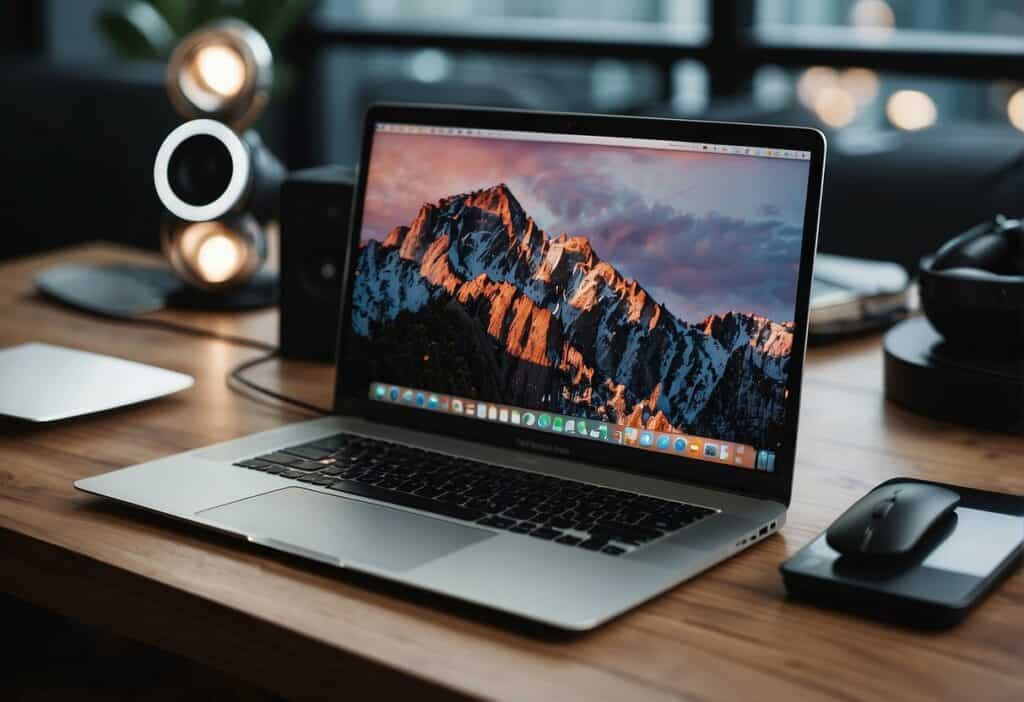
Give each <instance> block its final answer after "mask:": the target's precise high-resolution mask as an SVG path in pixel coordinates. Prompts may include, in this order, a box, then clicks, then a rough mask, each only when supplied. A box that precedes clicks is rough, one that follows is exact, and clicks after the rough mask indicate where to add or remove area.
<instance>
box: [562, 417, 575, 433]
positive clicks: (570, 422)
mask: <svg viewBox="0 0 1024 702" xmlns="http://www.w3.org/2000/svg"><path fill="white" fill-rule="evenodd" d="M575 431H576V420H575V419H567V420H565V433H566V434H572V433H573V432H575Z"/></svg>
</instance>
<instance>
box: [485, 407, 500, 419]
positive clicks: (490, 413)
mask: <svg viewBox="0 0 1024 702" xmlns="http://www.w3.org/2000/svg"><path fill="white" fill-rule="evenodd" d="M487 418H488V419H490V420H491V421H494V420H495V419H497V418H498V408H497V407H495V406H494V405H491V406H490V407H488V408H487Z"/></svg>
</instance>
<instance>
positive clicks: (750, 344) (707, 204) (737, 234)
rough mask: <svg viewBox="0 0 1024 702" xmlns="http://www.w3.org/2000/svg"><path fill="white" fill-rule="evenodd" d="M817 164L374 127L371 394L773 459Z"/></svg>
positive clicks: (697, 453)
mask: <svg viewBox="0 0 1024 702" xmlns="http://www.w3.org/2000/svg"><path fill="white" fill-rule="evenodd" d="M810 159H811V153H810V152H809V151H794V150H786V149H773V148H766V147H750V146H743V145H739V144H714V143H696V142H679V141H666V140H653V139H639V138H620V137H603V136H583V135H578V134H553V133H547V132H516V131H507V130H495V129H465V128H453V127H442V126H431V125H427V124H424V125H412V124H404V123H403V124H397V123H395V124H392V123H378V124H376V125H375V131H374V134H373V140H372V146H371V149H370V157H369V164H368V171H367V175H366V186H365V200H364V202H363V203H362V204H363V209H362V213H363V214H362V221H361V231H360V232H359V234H360V244H359V249H358V255H357V259H356V263H355V270H354V278H353V279H352V300H351V316H350V318H349V320H348V324H349V325H350V329H349V331H348V335H347V337H348V345H347V349H346V351H345V354H346V356H347V358H348V359H352V360H356V361H359V362H360V365H361V366H362V367H364V368H365V369H366V371H365V374H364V375H365V388H364V389H362V390H360V392H364V393H365V394H364V395H363V396H364V397H367V398H368V399H369V400H372V401H375V402H379V403H391V404H397V405H402V406H404V407H409V408H412V409H416V410H420V411H422V412H429V413H439V414H442V415H444V414H449V415H459V416H462V417H465V418H471V419H474V420H475V421H479V422H481V423H487V422H489V423H496V424H507V425H510V426H516V427H519V428H522V429H523V430H526V431H533V432H540V433H549V434H550V433H556V434H559V435H563V436H567V437H574V438H575V439H577V440H579V441H588V442H604V443H612V444H618V445H623V446H628V447H633V448H634V449H635V450H636V451H638V452H644V451H648V452H658V453H661V454H666V455H671V456H678V457H680V458H682V457H685V458H689V459H697V460H701V461H707V462H711V463H715V464H720V465H722V466H728V467H729V468H730V469H735V470H760V471H766V472H772V471H774V470H775V458H776V452H777V450H778V448H779V447H780V446H782V445H783V441H784V438H785V426H786V417H785V412H786V397H787V377H788V372H789V369H790V365H791V364H790V358H791V352H792V349H793V346H794V344H793V337H794V321H793V320H794V319H795V317H796V303H797V284H798V272H799V266H800V258H801V246H802V240H803V227H804V217H805V210H806V206H807V189H808V174H809V169H810V163H811V160H810ZM683 463H684V462H683V461H680V465H681V466H682V464H683Z"/></svg>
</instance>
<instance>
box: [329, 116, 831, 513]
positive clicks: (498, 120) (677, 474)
mask: <svg viewBox="0 0 1024 702" xmlns="http://www.w3.org/2000/svg"><path fill="white" fill-rule="evenodd" d="M380 122H385V123H397V124H401V123H404V124H413V125H425V126H438V127H465V128H471V129H472V128H477V129H508V130H516V131H536V132H548V133H559V134H591V135H595V136H613V137H638V138H645V139H666V140H675V141H693V142H701V143H712V144H729V145H736V146H751V147H765V148H778V149H791V150H803V151H808V152H810V154H811V158H810V161H809V163H810V167H809V169H808V183H807V204H806V209H805V213H804V228H803V231H804V237H803V241H802V248H801V254H800V267H799V272H798V284H797V303H796V318H795V319H794V322H795V329H794V334H793V350H792V356H791V360H790V373H789V376H788V378H787V388H788V390H789V393H788V398H787V406H786V427H785V434H786V436H787V437H788V440H787V441H785V442H784V445H783V446H780V447H779V450H778V451H777V452H776V460H775V471H774V472H771V473H769V472H765V471H759V470H749V469H744V468H737V467H734V466H730V465H728V464H714V463H711V462H708V461H702V460H699V459H692V458H687V457H683V456H680V455H678V454H660V453H657V452H654V451H646V450H643V449H640V448H636V447H629V446H620V445H615V444H610V443H606V442H598V441H591V440H586V439H580V438H574V437H565V436H561V435H557V434H554V433H544V434H539V435H538V432H536V431H534V430H530V429H524V428H516V427H514V426H512V425H506V424H498V423H491V422H486V421H480V420H478V419H474V418H465V417H460V416H458V415H454V414H440V413H437V412H429V411H424V410H421V409H416V408H409V407H403V406H401V405H394V404H391V403H384V402H375V401H373V400H371V399H369V398H368V397H367V396H364V395H362V394H359V395H355V394H348V393H346V391H345V388H344V376H345V372H344V366H345V349H346V348H347V342H348V333H349V331H350V324H349V320H350V314H351V308H352V285H351V282H352V270H353V266H354V265H355V262H356V257H357V256H358V252H359V243H360V234H361V230H362V219H363V204H364V200H365V194H366V180H367V175H368V174H367V171H368V168H367V165H368V164H369V158H370V151H371V148H372V144H373V138H374V133H375V125H376V124H377V123H380ZM825 152H826V142H825V136H824V134H822V133H821V132H820V131H818V130H816V129H812V128H807V127H783V126H769V125H753V124H741V123H732V122H729V123H723V122H704V121H696V120H676V119H664V118H650V117H620V116H605V115H591V114H573V113H554V112H534V111H518V110H504V109H493V108H464V107H449V106H426V105H405V104H378V105H373V106H371V107H370V108H369V110H368V111H367V113H366V117H365V122H364V130H363V140H362V150H361V157H360V166H359V169H358V178H357V184H356V188H355V191H354V193H353V202H352V214H351V222H350V226H349V234H348V246H347V247H346V259H345V266H344V269H343V271H342V288H341V290H342V294H341V310H340V315H339V325H338V346H337V362H336V370H337V374H336V381H335V401H334V411H335V412H336V413H338V414H343V415H353V416H358V417H362V418H365V419H368V420H371V421H376V422H382V423H392V424H397V425H401V426H404V427H409V428H412V429H417V430H420V431H426V432H432V433H440V434H449V435H455V436H459V437H463V438H465V437H467V436H469V437H473V438H474V439H475V440H478V441H481V442H483V443H488V444H494V445H496V446H501V447H506V448H512V449H516V450H523V451H531V452H536V453H540V454H553V455H557V456H558V457H559V458H560V459H563V460H564V459H569V460H578V461H583V462H587V463H591V464H596V465H601V466H605V467H608V468H610V469H613V470H620V471H624V472H627V473H635V474H640V475H648V476H655V477H658V478H661V479H667V480H672V481H675V482H679V483H684V484H690V485H699V486H702V487H710V488H715V489H722V490H729V491H733V492H738V493H742V494H745V495H750V496H754V497H759V498H764V499H771V500H775V501H778V502H782V503H783V504H786V505H788V504H789V501H790V496H791V493H792V481H793V469H794V463H795V455H796V444H797V429H798V425H799V410H800V396H801V390H802V385H803V383H802V381H803V364H804V358H805V355H806V346H807V325H808V303H809V299H810V291H811V280H812V277H813V266H814V254H815V250H816V247H817V238H818V221H819V214H820V209H821V191H822V180H823V174H824V165H825ZM425 389H428V390H429V388H425ZM364 390H365V388H364ZM641 461H642V462H643V464H644V465H643V466H642V467H638V466H637V465H636V464H637V463H638V462H641Z"/></svg>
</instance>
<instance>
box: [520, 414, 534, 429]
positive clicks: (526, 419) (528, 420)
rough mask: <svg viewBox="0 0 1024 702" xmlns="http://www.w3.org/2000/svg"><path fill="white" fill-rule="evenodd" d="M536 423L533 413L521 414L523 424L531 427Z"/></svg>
mask: <svg viewBox="0 0 1024 702" xmlns="http://www.w3.org/2000/svg"><path fill="white" fill-rule="evenodd" d="M536 421H537V415H535V414H534V413H533V412H523V424H525V425H526V426H528V427H532V426H533V423H534V422H536Z"/></svg>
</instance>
